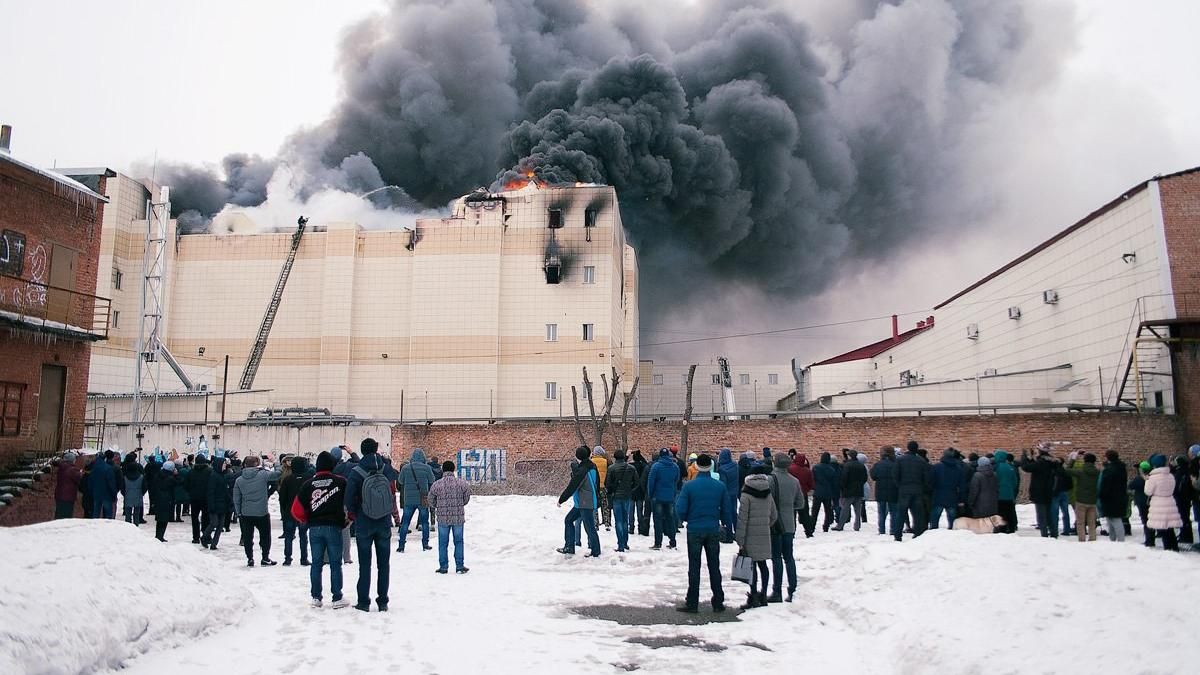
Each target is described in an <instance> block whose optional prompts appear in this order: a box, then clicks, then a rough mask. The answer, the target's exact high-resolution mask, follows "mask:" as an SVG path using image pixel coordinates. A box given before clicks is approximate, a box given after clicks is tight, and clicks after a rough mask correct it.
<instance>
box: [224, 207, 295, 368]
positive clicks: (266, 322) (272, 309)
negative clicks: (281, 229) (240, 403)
mask: <svg viewBox="0 0 1200 675" xmlns="http://www.w3.org/2000/svg"><path fill="white" fill-rule="evenodd" d="M307 224H308V218H305V217H304V216H300V218H299V219H298V220H296V232H295V233H294V234H293V235H292V247H291V249H289V250H288V255H287V260H285V261H284V262H283V269H281V270H279V280H278V281H276V282H275V292H273V293H272V294H271V302H269V303H268V304H267V312H266V314H264V315H263V320H262V324H261V325H259V327H258V335H256V336H255V338H254V346H253V347H251V348H250V358H248V359H246V367H245V369H244V370H242V379H241V382H239V383H238V389H249V388H250V387H252V386H254V376H255V375H257V374H258V366H259V364H260V363H262V357H263V352H265V351H267V338H268V337H270V335H271V327H272V326H274V325H275V315H276V314H278V313H279V303H280V301H281V300H283V289H284V288H285V287H286V286H287V281H288V276H290V275H291V273H292V265H293V264H294V263H295V262H296V251H297V250H299V248H300V238H301V237H303V236H304V226H305V225H307Z"/></svg>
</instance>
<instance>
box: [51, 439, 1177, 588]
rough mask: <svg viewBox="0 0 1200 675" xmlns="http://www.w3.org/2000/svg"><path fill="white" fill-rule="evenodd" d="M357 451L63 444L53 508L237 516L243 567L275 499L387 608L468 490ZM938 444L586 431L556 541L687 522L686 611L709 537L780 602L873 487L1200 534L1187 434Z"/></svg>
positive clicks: (710, 546)
mask: <svg viewBox="0 0 1200 675" xmlns="http://www.w3.org/2000/svg"><path fill="white" fill-rule="evenodd" d="M360 451H361V454H359V453H355V452H352V451H350V449H348V448H346V447H345V446H339V447H337V448H333V449H332V450H330V451H326V452H322V453H321V454H320V455H319V456H318V457H317V458H316V461H315V463H310V462H309V461H308V460H307V459H306V458H304V457H299V456H297V457H288V456H284V457H282V458H280V461H279V463H278V465H277V466H263V463H264V461H265V460H266V458H265V457H257V456H248V457H246V458H244V459H242V458H240V457H238V456H237V453H234V452H229V453H224V452H218V453H216V454H214V455H213V456H211V457H210V456H209V455H208V453H207V452H198V453H196V454H194V455H188V456H186V457H179V456H178V455H177V454H174V453H172V457H173V458H171V459H168V458H167V457H164V455H163V454H162V453H160V452H155V453H153V454H151V455H149V456H148V457H147V458H145V460H144V461H139V459H138V456H137V455H136V454H134V453H130V454H128V455H126V456H125V457H124V458H121V457H120V456H118V455H117V454H116V453H114V452H113V451H111V450H110V451H106V452H104V453H99V454H96V455H94V456H92V457H91V458H90V459H89V460H88V461H86V462H85V463H83V466H79V464H80V463H79V462H78V461H77V458H76V456H75V455H74V453H67V454H66V455H65V456H64V458H63V461H61V462H59V463H58V467H57V472H58V473H57V482H56V491H55V498H56V504H57V506H56V514H55V517H56V518H64V517H71V516H72V515H73V513H74V510H75V506H76V503H77V502H78V503H81V505H82V508H83V513H84V516H85V517H87V518H114V517H115V516H116V510H115V507H116V504H117V503H118V497H121V504H122V515H123V517H124V519H125V520H126V521H127V522H130V523H134V524H137V525H141V524H144V523H146V522H147V521H146V519H145V518H146V514H147V513H149V515H150V516H151V517H152V518H153V519H154V521H155V535H156V537H157V538H158V539H159V540H162V541H166V539H165V535H166V532H167V526H168V524H169V523H172V522H175V523H180V522H184V518H185V517H186V518H189V519H190V522H191V533H192V543H194V544H199V545H201V546H203V547H204V548H206V549H210V550H216V549H217V546H218V544H219V543H220V539H221V534H222V533H223V532H229V531H230V526H231V524H235V523H236V524H238V525H239V529H240V542H239V545H240V546H242V547H243V548H244V550H245V553H246V561H247V565H248V566H251V567H253V566H254V565H255V556H254V538H255V535H256V534H257V536H258V546H259V550H260V552H261V555H260V557H259V562H258V564H259V565H261V566H272V565H275V564H276V563H275V561H273V560H272V559H271V557H270V551H271V540H272V536H271V522H270V519H269V517H268V513H269V508H268V505H269V500H270V499H271V498H272V497H273V496H277V497H278V499H279V513H280V516H281V521H282V525H283V535H282V536H281V538H282V539H283V540H284V544H283V546H284V560H283V564H284V565H290V564H292V561H293V552H294V542H295V539H296V538H299V540H300V546H299V552H300V553H299V557H300V564H301V565H305V566H307V565H312V567H313V569H312V574H311V577H312V595H313V598H314V605H316V606H319V605H320V602H321V576H322V569H323V567H324V566H325V565H326V564H328V565H329V566H330V568H331V571H330V576H331V585H332V591H333V598H334V606H335V607H341V606H345V605H346V603H345V602H344V601H343V600H342V598H341V564H342V563H346V564H349V563H351V562H352V559H351V543H350V539H351V538H353V539H355V541H356V548H357V550H358V554H359V582H358V603H357V605H356V608H358V609H362V610H364V611H366V610H367V609H368V608H369V604H370V602H369V601H370V579H371V559H372V557H374V558H375V560H376V565H377V570H378V581H377V598H376V604H377V605H378V607H379V609H380V610H386V609H387V603H388V596H387V590H388V571H389V565H388V562H387V561H388V557H389V555H390V552H391V530H392V528H393V527H394V528H397V530H398V547H397V549H396V550H397V552H401V553H402V552H404V550H405V544H406V541H407V537H408V534H409V531H410V529H409V528H410V525H412V520H413V517H414V516H416V517H417V528H418V529H419V530H420V531H421V546H422V549H423V550H431V549H432V547H431V546H430V544H429V537H430V530H431V528H434V527H436V529H437V532H438V544H439V566H438V568H437V570H436V571H437V572H438V573H446V572H447V571H448V566H449V561H448V543H449V542H450V541H451V540H453V542H454V544H455V561H454V562H455V569H456V571H457V572H459V573H465V572H466V571H467V568H466V567H465V566H464V565H463V546H462V536H463V534H462V533H463V529H462V528H463V522H464V513H463V506H464V505H465V504H466V502H467V501H468V500H469V499H470V489H469V486H468V485H467V483H466V482H464V481H461V480H459V479H458V478H457V477H456V474H455V467H454V464H453V463H452V462H445V463H439V462H438V461H437V458H433V459H432V460H428V461H427V460H426V457H425V455H424V453H423V452H422V451H421V450H415V451H413V453H412V456H411V457H410V459H409V461H407V462H404V463H402V464H400V465H399V466H395V467H394V466H393V465H392V461H391V460H390V459H388V458H385V457H383V456H382V455H380V454H379V453H378V444H377V443H375V441H373V440H372V439H366V440H364V441H363V443H362V445H361V446H360ZM939 454H940V457H937V458H936V461H935V460H934V459H931V458H930V457H929V452H928V451H927V450H926V449H924V448H922V447H920V444H919V443H917V442H916V441H910V442H909V443H908V444H907V446H906V447H905V448H904V449H901V448H898V447H884V448H881V449H880V450H879V451H878V453H877V455H876V457H875V458H874V459H871V458H868V457H867V456H866V454H865V453H863V452H860V451H857V450H851V449H843V450H842V451H841V453H840V455H835V454H834V453H830V452H822V453H821V454H820V457H819V458H818V461H817V462H816V463H815V464H813V463H810V461H809V459H808V457H807V455H806V454H805V453H803V452H797V451H796V450H794V449H793V450H789V451H787V452H786V453H784V452H773V451H772V450H771V448H763V449H762V451H761V453H759V452H757V451H747V452H742V453H740V455H739V456H738V458H737V459H736V460H735V459H734V453H733V451H732V450H730V449H728V448H725V449H722V450H720V451H719V452H718V453H717V455H716V457H713V456H711V455H709V454H707V453H703V452H700V453H691V454H689V455H687V456H686V457H684V456H681V455H680V453H679V451H678V450H677V449H675V448H662V449H660V450H658V451H657V452H656V453H655V454H654V455H653V456H652V457H651V458H646V457H645V456H643V454H642V453H641V452H640V451H638V450H634V451H633V452H632V453H631V454H629V455H626V453H625V452H624V451H617V452H615V453H613V455H612V457H611V458H610V457H609V455H608V453H607V452H606V451H605V449H604V448H603V447H601V446H596V447H595V448H588V447H586V446H581V447H579V448H577V449H576V452H575V460H574V461H573V463H572V467H571V476H570V479H569V481H568V484H567V486H566V488H565V489H564V490H563V491H562V494H561V495H560V497H559V505H560V506H561V505H563V504H564V503H567V502H568V501H569V502H570V503H571V508H570V510H569V512H568V513H567V514H566V517H565V519H564V529H563V546H562V548H559V549H558V551H559V552H560V553H563V554H566V555H573V554H574V553H575V552H576V548H577V547H582V546H583V544H584V539H585V535H586V541H587V549H588V552H587V555H588V556H591V557H598V556H600V555H601V547H600V539H599V528H600V527H604V528H605V529H606V530H611V529H613V528H614V527H615V529H616V544H617V548H616V551H617V552H623V551H627V550H629V549H630V547H631V544H630V536H631V535H633V534H638V535H641V536H646V537H649V536H651V532H652V531H653V544H652V545H651V546H650V547H649V548H650V549H652V550H660V549H661V548H662V547H663V545H664V544H665V545H666V547H667V548H668V549H674V548H676V547H677V545H678V539H677V537H678V533H679V531H680V529H681V526H682V523H684V522H686V523H687V524H688V530H687V539H686V542H687V550H688V561H689V591H688V598H687V601H686V602H685V605H684V606H683V607H682V608H681V609H684V610H685V611H695V609H696V605H697V600H696V598H697V593H698V585H699V575H700V566H701V557H702V556H704V557H706V558H707V561H708V571H709V577H710V583H711V585H712V586H713V590H714V596H713V597H714V599H713V606H714V609H718V610H720V609H723V608H724V604H723V595H721V592H720V581H721V571H720V569H719V568H718V566H717V555H718V553H719V550H720V544H722V543H736V545H737V546H738V551H739V553H740V554H743V556H744V559H745V567H746V573H747V574H748V578H747V580H748V581H749V582H750V584H751V594H750V597H749V601H748V603H747V606H760V605H763V604H766V603H768V602H782V601H783V600H784V599H785V595H784V588H783V581H784V576H785V574H786V580H787V583H788V586H787V589H786V600H787V601H791V599H792V597H793V595H794V592H795V588H796V567H795V561H794V557H793V541H794V538H795V536H796V535H797V534H798V533H800V532H803V533H804V536H805V537H813V536H814V534H815V532H816V530H817V528H818V526H819V527H820V529H821V531H822V532H828V531H830V530H834V531H841V530H844V529H845V528H847V527H852V528H853V529H854V530H855V531H858V530H860V528H861V527H862V526H863V524H864V523H866V522H867V521H868V514H867V508H866V504H867V502H869V501H874V502H875V504H876V514H877V530H878V533H879V534H880V535H884V534H890V535H891V536H892V537H893V538H894V539H895V540H896V541H900V540H902V539H903V537H904V535H905V534H911V535H912V536H914V537H915V536H920V535H921V534H922V533H923V532H925V531H926V530H927V529H930V528H938V527H940V525H941V523H942V522H943V518H944V522H945V524H946V527H950V528H955V529H970V530H972V531H974V532H980V533H1008V534H1011V533H1015V532H1016V531H1017V527H1018V525H1019V522H1018V516H1017V508H1016V504H1017V501H1018V499H1019V498H1020V495H1021V494H1022V482H1023V480H1027V481H1028V483H1027V485H1026V490H1025V493H1026V494H1027V496H1028V499H1029V501H1031V502H1032V503H1033V505H1034V507H1035V509H1034V512H1035V514H1036V524H1035V527H1036V528H1037V529H1038V530H1039V531H1040V533H1041V535H1042V536H1043V537H1054V538H1057V537H1058V536H1060V534H1063V535H1074V536H1076V537H1077V538H1078V540H1079V541H1081V542H1082V541H1095V540H1096V539H1097V537H1098V536H1107V537H1108V538H1109V539H1111V540H1113V541H1123V540H1124V539H1125V537H1127V536H1129V535H1131V534H1132V523H1131V517H1132V515H1133V513H1134V512H1135V511H1136V513H1137V516H1138V519H1139V520H1140V522H1141V524H1142V527H1143V531H1144V537H1145V539H1144V543H1145V545H1146V546H1150V547H1153V546H1155V545H1156V542H1157V541H1158V540H1160V539H1161V540H1162V543H1163V547H1164V548H1165V549H1167V550H1179V546H1180V544H1187V545H1192V546H1193V548H1197V549H1200V546H1198V545H1196V541H1197V539H1196V537H1195V535H1194V531H1193V529H1192V528H1193V524H1194V522H1193V521H1195V524H1197V525H1200V445H1193V446H1192V447H1191V448H1189V450H1188V453H1187V454H1186V455H1178V456H1175V457H1173V458H1168V457H1167V456H1166V455H1163V454H1153V455H1151V456H1149V457H1148V458H1147V459H1146V460H1144V461H1141V462H1139V463H1138V465H1137V466H1135V467H1133V468H1132V470H1131V469H1130V468H1129V467H1127V466H1126V464H1125V462H1124V461H1123V460H1122V458H1121V456H1120V455H1119V453H1117V452H1115V451H1111V450H1110V451H1108V452H1105V453H1104V455H1103V457H1102V458H1101V457H1098V456H1097V455H1095V454H1093V453H1090V452H1085V453H1079V452H1071V453H1069V454H1067V455H1065V456H1059V455H1056V454H1055V453H1054V452H1053V451H1052V447H1051V446H1049V445H1044V446H1040V447H1038V448H1036V449H1035V450H1034V451H1033V452H1031V451H1029V450H1023V451H1021V452H1020V454H1019V456H1018V455H1017V453H1011V452H1008V451H1005V450H996V451H995V452H993V453H987V454H984V455H980V454H977V453H970V454H967V455H964V454H963V453H961V452H959V451H958V450H956V449H954V448H947V449H945V450H944V451H942V452H940V453H939ZM147 504H148V511H147V509H145V508H144V505H147ZM439 521H440V523H439ZM310 553H311V555H310ZM768 560H770V561H771V562H772V563H773V565H772V570H768V567H767V564H766V563H767V561H768ZM772 575H773V577H774V585H773V591H772V592H771V593H770V594H769V595H768V592H767V587H768V580H769V579H770V578H771V577H772Z"/></svg>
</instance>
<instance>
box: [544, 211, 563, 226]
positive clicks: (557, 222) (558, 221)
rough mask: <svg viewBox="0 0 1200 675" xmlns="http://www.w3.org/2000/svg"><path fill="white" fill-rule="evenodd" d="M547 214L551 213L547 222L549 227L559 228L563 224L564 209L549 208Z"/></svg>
mask: <svg viewBox="0 0 1200 675" xmlns="http://www.w3.org/2000/svg"><path fill="white" fill-rule="evenodd" d="M547 214H548V215H549V220H548V221H547V223H546V224H547V227H549V228H550V229H552V230H557V229H558V228H560V227H562V226H563V212H562V209H547Z"/></svg>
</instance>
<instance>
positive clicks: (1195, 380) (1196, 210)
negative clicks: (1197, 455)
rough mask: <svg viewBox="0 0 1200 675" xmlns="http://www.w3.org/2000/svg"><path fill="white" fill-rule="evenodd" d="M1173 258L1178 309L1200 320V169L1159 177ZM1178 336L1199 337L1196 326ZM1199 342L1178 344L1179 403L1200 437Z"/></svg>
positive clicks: (1174, 353) (1176, 333) (1174, 363)
mask: <svg viewBox="0 0 1200 675" xmlns="http://www.w3.org/2000/svg"><path fill="white" fill-rule="evenodd" d="M1159 194H1160V195H1161V198H1162V211H1163V225H1164V226H1165V230H1166V236H1167V258H1168V260H1169V261H1170V264H1171V287H1172V290H1173V291H1174V293H1175V311H1176V313H1177V315H1178V316H1179V317H1180V318H1186V319H1196V320H1200V171H1196V172H1192V173H1187V174H1183V175H1180V176H1173V177H1171V178H1165V179H1163V180H1161V181H1160V182H1159ZM1173 335H1174V337H1184V338H1189V339H1196V338H1197V337H1200V335H1197V331H1196V329H1195V327H1192V328H1190V329H1189V328H1182V329H1178V328H1177V329H1176V330H1175V331H1173ZM1197 347H1198V345H1196V344H1185V345H1184V346H1183V347H1182V348H1176V349H1173V350H1172V359H1171V361H1172V366H1173V368H1174V370H1173V372H1174V373H1175V403H1176V406H1177V408H1178V412H1179V414H1180V416H1182V417H1183V418H1184V422H1185V424H1186V426H1187V431H1188V436H1189V438H1192V439H1200V359H1198V356H1197Z"/></svg>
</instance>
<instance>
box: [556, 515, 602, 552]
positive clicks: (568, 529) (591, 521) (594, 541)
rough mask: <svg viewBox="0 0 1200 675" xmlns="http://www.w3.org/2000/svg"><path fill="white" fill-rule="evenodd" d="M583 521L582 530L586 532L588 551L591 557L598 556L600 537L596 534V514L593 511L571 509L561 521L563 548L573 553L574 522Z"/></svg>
mask: <svg viewBox="0 0 1200 675" xmlns="http://www.w3.org/2000/svg"><path fill="white" fill-rule="evenodd" d="M577 520H582V521H583V529H584V531H586V532H587V540H588V550H589V551H590V552H591V554H592V555H600V536H599V535H597V534H596V512H595V511H594V510H593V509H581V508H579V507H572V508H571V510H570V511H567V517H566V518H564V519H563V548H564V549H566V550H568V551H571V552H574V551H575V521H577Z"/></svg>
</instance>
